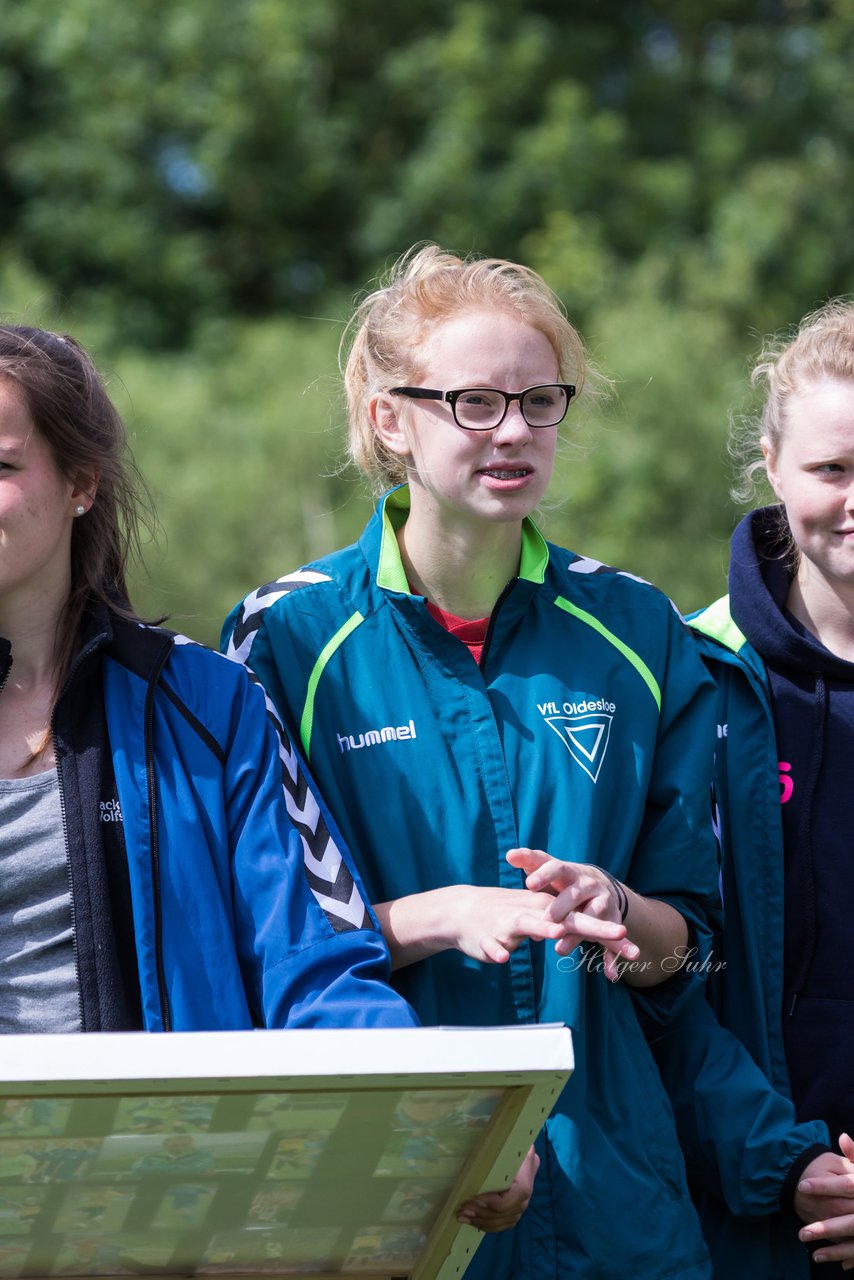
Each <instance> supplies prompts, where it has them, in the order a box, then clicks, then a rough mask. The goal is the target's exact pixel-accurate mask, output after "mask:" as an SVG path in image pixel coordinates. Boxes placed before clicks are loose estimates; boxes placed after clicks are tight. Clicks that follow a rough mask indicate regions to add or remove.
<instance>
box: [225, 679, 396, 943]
mask: <svg viewBox="0 0 854 1280" xmlns="http://www.w3.org/2000/svg"><path fill="white" fill-rule="evenodd" d="M246 671H247V674H248V676H249V678H250V680H251V681H252V682H253V684H257V685H258V686H259V688H261V689H262V690H263V686H262V685H261V682H260V681H259V679H258V677H257V676H256V675H255V673H254V672H253V671H252V670H250V669H249V668H248V667H247V668H246ZM263 692H264V698H265V700H266V703H267V714H268V716H269V717H270V719H271V721H272V722H273V725H274V727H275V730H276V738H277V741H278V744H279V760H280V762H281V766H282V787H283V790H284V793H285V802H286V804H287V809H288V816H289V817H290V819H291V822H292V823H293V824H294V827H295V828H296V830H297V832H298V833H299V837H300V839H301V841H302V852H303V861H304V864H305V875H306V880H307V881H308V885H309V888H310V889H311V892H312V893H313V894H314V896H315V898H316V899H317V903H318V905H319V906H320V908H321V910H322V911H323V912H324V914H325V916H326V918H327V920H328V921H329V923H330V925H331V926H332V928H333V929H334V930H335V932H336V933H345V932H347V931H348V930H350V929H373V928H374V924H373V921H372V919H371V917H370V914H369V912H368V908H367V906H366V904H365V900H364V898H363V897H362V895H361V893H360V892H359V889H358V887H357V885H356V882H355V880H354V879H353V874H352V872H351V871H350V868H349V867H348V865H347V862H346V860H345V858H344V857H343V856H342V854H341V850H340V849H339V848H338V845H337V844H336V843H335V840H334V839H333V837H332V835H331V833H330V831H329V828H328V827H327V825H326V819H325V817H324V815H323V811H322V810H321V808H320V805H319V804H318V802H317V798H316V796H315V794H314V792H313V791H312V789H311V787H310V786H309V784H308V781H307V779H306V776H305V774H304V772H303V769H302V763H301V761H300V758H299V756H298V755H297V753H296V751H295V749H294V746H293V744H292V743H291V740H290V738H289V737H288V734H287V731H286V730H285V727H284V725H283V724H282V722H281V720H280V719H279V716H278V715H277V713H276V709H275V707H274V706H273V704H272V702H271V701H270V699H269V697H267V693H266V690H263Z"/></svg>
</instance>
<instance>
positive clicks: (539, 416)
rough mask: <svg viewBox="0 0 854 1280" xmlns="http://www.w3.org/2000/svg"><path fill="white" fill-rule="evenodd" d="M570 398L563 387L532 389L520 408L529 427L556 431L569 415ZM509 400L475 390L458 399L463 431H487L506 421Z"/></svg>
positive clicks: (487, 390)
mask: <svg viewBox="0 0 854 1280" xmlns="http://www.w3.org/2000/svg"><path fill="white" fill-rule="evenodd" d="M567 404H568V401H567V395H566V392H565V391H564V389H563V387H559V386H542V387H529V388H528V390H527V391H526V392H525V394H524V395H523V396H522V398H521V400H520V402H519V407H520V409H521V411H522V417H523V418H524V419H525V421H526V422H527V423H528V426H530V427H553V426H555V425H556V424H557V423H558V422H560V420H561V418H562V417H563V416H564V414H565V413H566V409H567ZM506 405H507V400H506V397H505V396H504V395H503V394H502V393H501V392H500V391H493V390H491V389H490V388H488V387H474V388H471V389H470V390H468V391H463V392H462V393H461V394H460V395H459V396H457V398H456V403H455V404H454V414H455V416H456V419H457V422H458V423H459V424H460V426H461V427H471V428H474V429H477V430H480V431H488V430H489V429H490V427H495V426H497V425H498V423H499V422H500V421H501V419H502V418H503V417H504V412H505V406H506Z"/></svg>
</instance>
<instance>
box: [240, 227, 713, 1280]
mask: <svg viewBox="0 0 854 1280" xmlns="http://www.w3.org/2000/svg"><path fill="white" fill-rule="evenodd" d="M350 337H351V342H350V347H349V355H348V357H347V361H346V370H345V384H346V390H347V399H348V407H349V420H350V451H351V455H352V457H353V459H354V461H355V462H356V464H357V466H358V467H359V468H360V469H361V470H362V471H363V472H364V473H365V474H366V475H368V476H369V477H370V478H371V480H372V481H373V482H374V483H375V485H376V487H377V488H378V489H379V490H381V491H387V492H385V493H384V496H383V497H381V499H380V501H379V505H378V507H377V510H376V513H375V515H374V517H373V519H372V520H371V521H370V523H369V524H368V527H367V528H366V530H365V532H364V534H363V535H362V537H361V539H360V541H359V542H358V543H357V544H356V545H355V546H352V547H348V548H345V549H343V550H341V551H338V552H335V553H333V554H332V555H329V556H327V557H325V558H323V559H321V560H319V561H317V562H316V563H314V564H311V565H308V566H306V567H304V568H302V569H300V570H298V571H297V572H295V573H291V574H288V575H286V576H285V577H283V578H281V579H279V580H278V581H277V582H275V583H270V584H268V585H267V586H265V587H262V588H261V589H259V590H258V591H256V592H253V593H252V595H250V596H249V597H247V599H246V600H245V601H244V602H243V603H242V604H241V605H240V606H239V607H238V608H237V609H236V610H235V611H234V612H233V614H232V615H231V617H230V618H229V620H228V621H227V623H226V626H225V630H224V643H225V647H226V651H227V652H228V653H229V654H230V655H231V656H232V657H234V658H235V659H237V660H240V661H243V662H246V663H247V664H248V665H249V666H250V667H251V668H252V669H253V670H254V671H255V672H256V674H257V675H258V677H259V678H260V679H261V680H262V682H263V683H264V684H265V685H266V688H267V690H268V693H269V696H270V697H271V699H272V701H273V703H274V704H275V705H276V707H277V708H278V710H279V712H280V713H281V715H282V717H283V719H284V720H285V722H286V724H287V725H288V727H289V729H290V731H291V732H292V734H293V736H294V740H295V741H296V742H298V744H299V747H300V749H301V750H302V752H303V754H304V756H305V758H306V760H307V761H308V762H309V764H310V767H311V768H312V770H314V771H315V773H316V776H317V777H318V778H320V779H321V785H322V787H323V789H324V792H325V795H326V797H327V801H328V803H329V804H330V807H331V809H332V811H333V813H334V815H335V818H336V821H337V823H338V824H339V825H340V827H341V829H342V831H344V832H345V833H346V835H347V837H348V839H349V841H350V843H351V847H352V848H353V849H354V850H355V851H356V852H355V855H354V856H355V857H356V858H357V860H358V863H359V866H360V870H361V872H362V874H363V876H364V878H365V883H366V887H367V889H368V892H369V895H370V897H371V900H372V902H373V903H375V904H376V905H375V910H376V911H377V914H378V916H379V919H380V922H381V924H382V927H383V931H384V932H385V935H386V938H387V940H388V942H389V946H390V948H391V952H392V958H393V965H394V967H395V974H394V978H395V982H396V985H397V987H398V989H399V990H400V991H401V992H404V993H406V996H407V998H408V999H409V1000H410V1001H411V1002H412V1004H413V1005H414V1007H415V1008H416V1009H417V1011H418V1013H419V1016H420V1018H421V1019H422V1021H423V1022H425V1023H442V1024H462V1025H471V1024H480V1025H491V1024H511V1023H526V1022H537V1021H561V1022H567V1023H569V1024H570V1025H571V1026H572V1027H573V1029H574V1032H575V1052H576V1068H575V1074H574V1077H573V1078H572V1079H571V1081H570V1082H569V1085H568V1087H567V1088H566V1090H565V1091H564V1093H563V1095H562V1097H561V1098H560V1099H559V1101H558V1103H557V1105H556V1107H555V1110H554V1114H553V1116H552V1117H551V1119H550V1120H549V1122H548V1123H547V1125H546V1130H545V1133H544V1134H543V1135H542V1136H541V1138H540V1139H539V1140H538V1142H537V1151H536V1154H531V1155H529V1157H528V1158H527V1159H526V1161H525V1163H524V1165H523V1168H522V1169H521V1170H520V1175H519V1178H518V1179H517V1181H516V1183H515V1184H514V1185H513V1186H512V1187H511V1188H509V1189H508V1190H507V1191H505V1192H503V1193H502V1192H496V1193H489V1194H487V1195H483V1196H480V1197H478V1198H477V1200H476V1201H475V1202H474V1203H472V1204H470V1205H467V1206H465V1207H464V1209H463V1210H462V1212H461V1218H462V1220H464V1221H467V1222H470V1223H472V1224H474V1225H476V1226H478V1227H480V1228H482V1229H483V1230H484V1231H487V1232H489V1233H490V1234H489V1235H488V1236H487V1237H486V1239H485V1241H484V1243H482V1244H481V1246H480V1249H479V1250H478V1253H477V1256H476V1258H475V1261H474V1263H473V1264H472V1267H471V1268H470V1271H469V1273H468V1274H470V1275H475V1276H480V1275H483V1276H487V1275H488V1276H489V1277H490V1278H491V1280H503V1278H505V1277H506V1280H511V1278H512V1280H518V1277H520V1276H532V1277H533V1276H536V1277H542V1278H544V1277H546V1276H561V1277H564V1276H566V1277H569V1276H572V1277H574V1278H576V1280H581V1278H582V1277H591V1278H592V1277H597V1280H602V1278H603V1277H620V1278H622V1277H625V1276H629V1275H630V1276H632V1277H633V1280H643V1278H645V1280H653V1277H661V1276H662V1275H663V1274H665V1273H666V1274H667V1275H668V1276H672V1277H683V1278H685V1280H687V1278H688V1277H691V1280H697V1278H698V1277H700V1276H704V1275H705V1274H706V1270H705V1266H706V1264H705V1257H706V1254H705V1249H704V1246H703V1243H702V1240H701V1236H700V1232H699V1226H698V1223H697V1220H696V1217H695V1215H694V1213H693V1210H692V1208H691V1205H690V1201H689V1199H688V1196H687V1192H686V1187H685V1180H684V1172H683V1167H682V1163H681V1157H680V1154H679V1151H678V1147H677V1144H676V1141H675V1137H674V1132H673V1126H672V1117H671V1115H670V1111H669V1106H668V1103H667V1101H666V1098H665V1097H664V1094H663V1090H662V1087H661V1084H660V1081H659V1078H658V1075H657V1072H656V1070H655V1067H654V1064H653V1061H652V1058H651V1056H650V1053H649V1050H648V1048H647V1046H646V1044H645V1042H644V1039H643V1036H642V1034H641V1032H640V1028H639V1024H638V1020H637V1017H636V1013H635V1008H634V1000H635V999H636V998H637V999H640V1000H643V1001H645V1002H646V1003H647V1004H648V1005H649V1007H650V1008H651V1009H652V1010H654V1011H655V1015H656V1016H658V1017H660V1018H662V1019H666V1018H667V1017H668V1015H669V1011H670V1008H671V1006H674V1005H677V1004H678V1003H679V1001H680V1000H681V999H683V998H684V995H685V992H686V990H687V989H688V988H689V987H690V986H691V984H692V983H693V982H694V981H696V980H698V979H697V978H696V976H695V975H688V974H685V973H680V972H677V971H678V970H680V969H681V966H682V960H683V959H684V957H685V955H686V954H688V953H689V952H690V953H692V954H700V955H703V954H704V951H705V940H706V936H707V932H708V929H707V914H708V912H709V911H714V908H715V903H716V900H717V886H716V871H715V862H714V852H713V847H712V838H711V831H710V828H709V822H708V776H709V770H710V764H711V761H710V755H711V752H710V746H709V743H710V734H711V700H712V688H711V682H710V681H709V680H708V677H707V676H705V674H704V672H703V669H702V665H701V663H700V662H699V659H698V658H697V655H696V653H695V651H694V646H693V645H692V643H691V641H690V637H689V636H688V634H687V632H686V630H685V628H684V625H683V624H682V623H681V621H680V620H679V618H678V616H677V614H676V612H675V611H674V609H673V608H672V606H671V605H670V603H669V602H668V601H667V600H666V599H665V598H664V597H663V596H661V595H660V594H659V593H658V592H656V591H655V590H654V589H653V588H652V587H650V586H648V585H647V584H645V583H642V582H639V581H637V580H634V579H632V578H631V577H629V576H626V575H623V574H620V573H618V572H614V571H611V570H609V569H607V568H606V567H605V566H603V565H601V564H599V563H598V562H596V561H594V560H591V559H588V558H585V557H583V556H579V555H574V554H572V553H571V552H569V551H565V550H563V549H561V548H560V547H556V546H552V545H550V544H549V543H547V542H546V541H545V539H544V538H543V536H542V534H541V533H540V531H539V529H538V528H537V526H536V525H535V524H534V523H533V521H532V519H531V513H532V511H533V510H534V508H535V507H536V506H537V504H538V503H539V501H540V499H541V498H542V497H543V496H544V494H545V492H546V488H547V486H548V483H549V479H550V477H551V473H552V467H553V463H554V457H555V449H556V446H557V432H558V425H559V423H560V422H561V420H562V419H563V417H564V415H565V413H566V411H567V409H568V407H569V405H570V402H571V400H572V398H573V397H574V396H575V394H576V389H578V391H579V392H580V393H583V392H584V388H585V383H586V382H587V381H588V380H589V372H588V369H587V360H586V355H585V352H584V348H583V345H582V343H581V340H580V338H579V336H578V334H577V333H576V331H575V330H574V329H573V327H572V326H571V325H570V324H569V322H568V321H567V319H566V317H565V315H564V313H563V311H562V309H561V307H560V304H559V303H558V301H557V300H556V298H555V297H554V295H553V294H552V293H551V291H550V290H549V289H548V288H547V286H546V285H545V283H544V282H543V281H542V279H540V277H539V276H537V275H536V274H535V273H534V272H532V271H529V270H527V269H526V268H524V267H521V266H518V265H516V264H514V263H510V262H504V261H496V260H478V259H470V260H461V259H460V258H457V257H454V256H453V255H451V254H449V253H444V252H442V251H441V250H440V249H438V248H436V247H435V246H431V247H427V248H422V249H420V250H418V251H414V252H412V253H411V254H409V255H408V256H407V257H406V258H404V259H403V261H402V262H401V263H400V264H399V265H398V267H397V268H396V269H395V270H394V271H393V273H392V276H391V278H390V280H389V281H388V283H387V284H386V285H385V286H383V287H382V288H380V289H378V290H377V291H376V292H374V293H372V294H371V295H370V296H369V297H367V298H366V300H365V301H364V302H363V303H362V305H361V306H360V307H359V309H358V311H357V312H356V315H355V317H354V320H353V324H352V328H351V332H350ZM608 979H611V981H608ZM538 1164H539V1173H538V1174H537V1177H536V1180H535V1182H534V1186H533V1195H532V1198H531V1202H530V1207H529V1208H528V1210H527V1213H525V1214H524V1216H523V1217H521V1220H520V1221H518V1220H519V1218H520V1213H521V1210H522V1209H523V1208H524V1206H525V1204H526V1202H527V1201H528V1198H529V1196H530V1195H531V1187H530V1184H531V1179H532V1177H533V1175H534V1173H535V1172H536V1169H537V1165H538ZM517 1221H518V1226H515V1227H514V1229H513V1230H508V1231H506V1232H503V1233H502V1234H500V1235H499V1234H494V1233H496V1232H498V1231H500V1230H501V1229H503V1228H507V1227H511V1226H513V1224H515V1223H516V1222H517Z"/></svg>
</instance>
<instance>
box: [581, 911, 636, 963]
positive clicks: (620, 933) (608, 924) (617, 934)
mask: <svg viewBox="0 0 854 1280" xmlns="http://www.w3.org/2000/svg"><path fill="white" fill-rule="evenodd" d="M562 923H563V927H564V929H565V930H566V933H567V935H569V934H570V933H573V934H575V935H576V936H577V937H578V938H586V939H587V940H588V941H589V942H598V943H599V944H600V946H603V947H607V949H608V950H609V951H613V952H614V954H615V955H616V954H619V955H623V956H625V958H626V959H634V958H635V956H637V954H638V949H637V947H636V946H635V944H634V943H633V942H631V941H630V940H629V939H628V938H627V937H626V926H625V925H624V924H618V923H617V921H615V920H599V919H597V918H596V916H589V915H587V913H586V912H584V911H570V912H569V914H568V915H567V916H566V917H565V919H564V920H563V922H562ZM575 945H576V946H577V945H578V943H577V942H576V944H575ZM630 952H633V954H631V955H630V954H629V953H630Z"/></svg>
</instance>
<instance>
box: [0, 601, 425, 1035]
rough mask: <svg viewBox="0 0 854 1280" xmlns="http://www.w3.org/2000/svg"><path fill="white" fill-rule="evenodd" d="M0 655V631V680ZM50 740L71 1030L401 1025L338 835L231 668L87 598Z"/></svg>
mask: <svg viewBox="0 0 854 1280" xmlns="http://www.w3.org/2000/svg"><path fill="white" fill-rule="evenodd" d="M13 657H14V656H13V655H12V660H13ZM9 665H10V654H9V646H8V644H6V642H0V686H2V680H3V679H4V678H5V674H6V671H7V670H8V667H9ZM55 740H56V754H57V764H58V770H59V781H60V794H61V798H62V804H63V813H64V818H65V834H66V842H67V849H68V858H69V870H70V876H71V887H72V911H73V915H74V944H75V956H76V960H77V968H78V977H79V990H80V1004H81V1010H80V1011H81V1025H82V1027H83V1029H84V1030H110V1029H118V1028H131V1027H144V1028H145V1029H146V1030H149V1031H162V1030H176V1031H188V1030H219V1029H231V1030H240V1029H243V1028H251V1027H255V1026H263V1027H285V1026H289V1027H312V1026H330V1027H331V1026H335V1027H342V1026H407V1025H412V1023H413V1021H414V1019H413V1016H412V1014H411V1011H410V1010H409V1009H408V1007H407V1006H406V1004H405V1003H404V1002H403V1001H402V1000H401V999H400V997H399V996H397V995H396V994H395V993H394V992H393V991H392V990H391V989H390V988H389V987H388V986H386V985H385V982H384V980H385V979H386V978H387V976H388V968H389V960H388V952H387V949H386V946H385V943H384V941H383V939H382V936H381V934H380V933H379V932H378V930H377V928H376V926H375V921H374V919H373V917H372V915H371V913H370V912H369V910H368V909H367V907H366V905H365V901H364V899H363V898H362V896H361V891H360V886H359V883H358V880H357V878H356V877H355V874H354V873H353V871H352V869H351V867H350V864H349V861H348V858H347V854H346V852H345V851H344V848H343V845H342V843H341V841H340V837H339V836H338V834H337V831H336V829H335V827H334V825H333V824H332V823H331V822H330V821H329V819H328V815H327V814H326V811H325V810H324V809H323V807H322V805H321V803H320V801H319V800H318V798H317V796H316V793H315V792H314V790H313V787H312V784H311V783H310V782H309V780H308V778H307V776H306V774H305V772H304V771H303V769H302V767H301V765H300V764H299V762H298V760H297V758H296V755H295V753H294V752H293V750H292V749H291V748H290V746H289V743H288V741H287V737H286V736H285V735H284V734H282V735H281V736H278V737H277V733H276V729H275V727H274V722H273V719H272V718H271V717H270V716H269V715H268V713H267V709H266V705H265V698H264V694H263V691H262V690H261V689H260V688H259V687H258V686H257V685H255V684H253V683H252V682H251V680H250V679H249V678H247V675H246V673H245V672H242V671H240V670H239V669H238V668H237V667H236V666H235V665H234V664H233V663H230V662H226V661H225V660H224V659H223V658H222V657H221V656H220V655H219V654H216V653H211V652H210V651H209V650H206V649H204V648H202V647H201V646H199V645H195V644H193V643H191V642H189V641H186V640H184V639H183V638H182V637H179V636H173V635H171V634H170V633H168V632H165V631H161V630H158V629H155V628H150V627H143V626H140V625H137V624H133V623H130V622H127V621H125V620H123V619H121V618H119V617H117V616H115V615H110V614H108V613H107V611H106V610H103V611H100V610H99V611H95V613H94V615H93V616H92V618H91V619H90V623H89V627H88V631H87V634H86V637H85V642H84V644H83V647H82V650H81V652H80V653H79V654H78V656H77V658H76V659H75V661H74V663H73V666H72V669H71V672H70V674H69V677H68V679H67V681H66V684H65V687H64V690H63V692H62V694H61V697H60V699H59V701H58V704H57V708H56V714H55ZM134 970H135V972H134Z"/></svg>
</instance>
